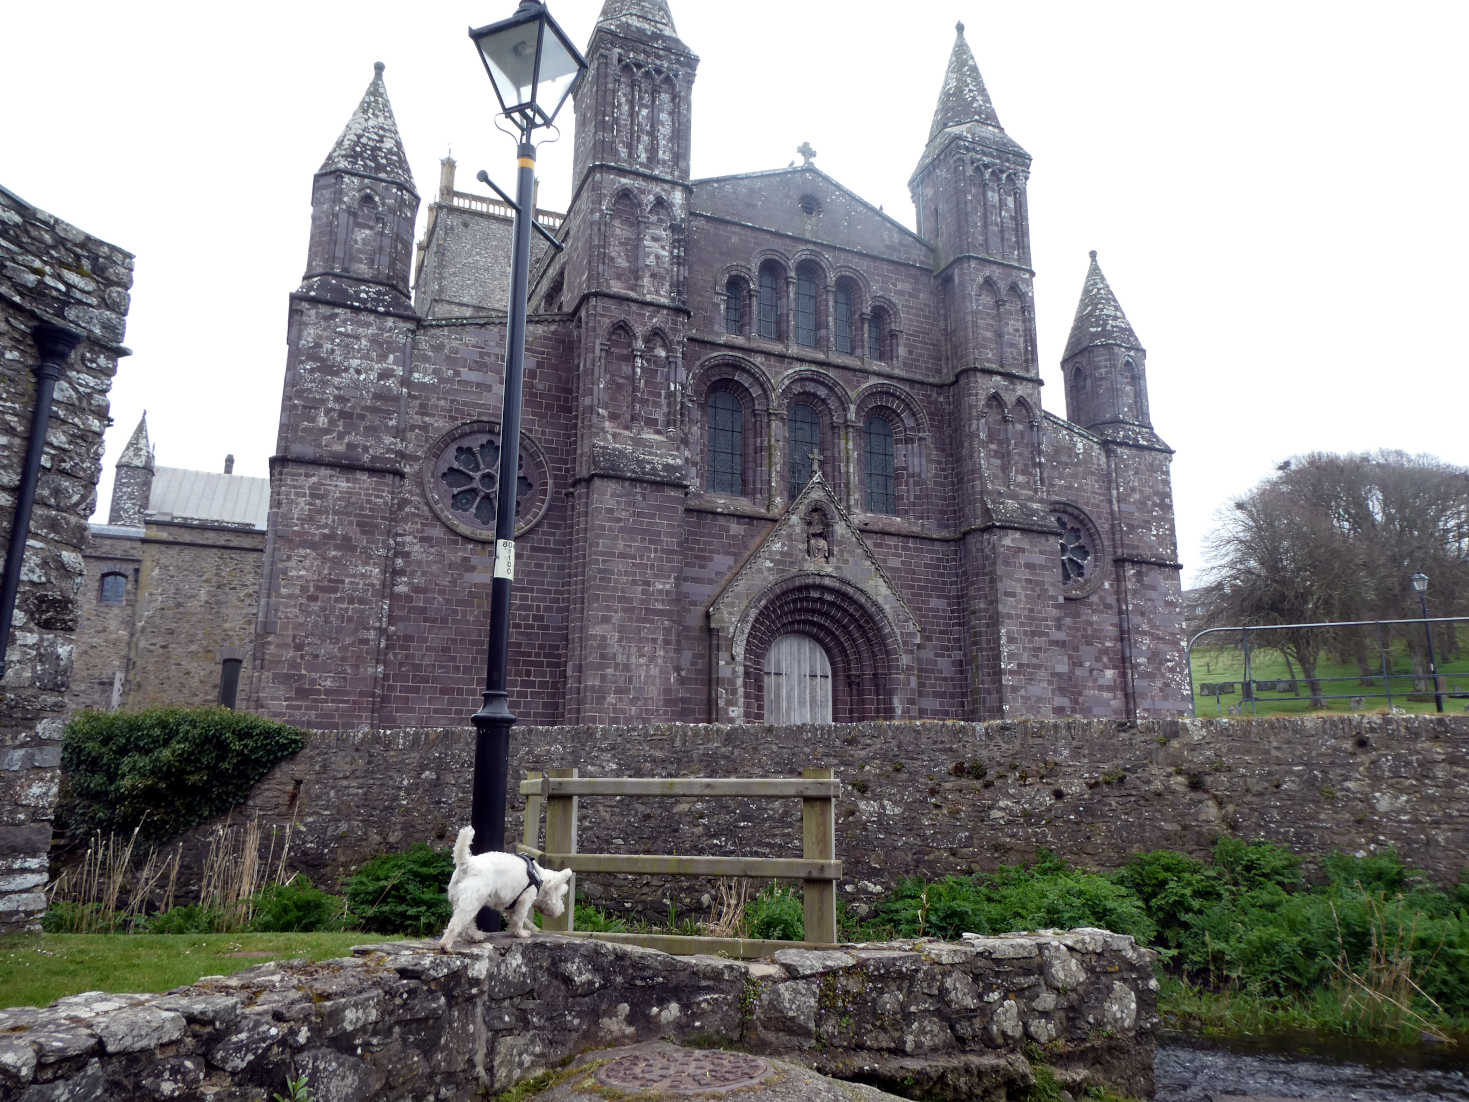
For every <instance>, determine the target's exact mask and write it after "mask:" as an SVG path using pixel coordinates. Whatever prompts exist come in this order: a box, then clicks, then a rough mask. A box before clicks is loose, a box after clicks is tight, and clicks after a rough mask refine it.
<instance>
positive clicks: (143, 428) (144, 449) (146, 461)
mask: <svg viewBox="0 0 1469 1102" xmlns="http://www.w3.org/2000/svg"><path fill="white" fill-rule="evenodd" d="M117 465H118V466H119V467H142V468H143V469H144V470H150V471H151V470H152V469H153V445H152V444H150V443H149V442H148V411H147V410H146V409H145V410H144V411H143V416H142V417H140V418H138V427H137V428H135V429H133V435H132V436H131V437H129V438H128V446H127V447H125V448H123V449H122V455H121V456H119V457H118V460H117Z"/></svg>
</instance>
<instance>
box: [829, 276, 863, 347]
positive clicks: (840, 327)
mask: <svg viewBox="0 0 1469 1102" xmlns="http://www.w3.org/2000/svg"><path fill="white" fill-rule="evenodd" d="M855 300H856V296H855V295H854V294H853V293H852V281H851V280H849V279H839V280H837V285H836V289H835V292H834V293H833V295H832V300H831V341H832V346H833V347H834V348H835V349H836V350H837V351H838V352H842V353H845V354H846V355H848V356H850V355H852V354H853V353H854V352H856V351H857V348H856V341H855V340H854V339H853V335H852V329H853V326H852V317H853V309H852V304H853V302H854V301H855Z"/></svg>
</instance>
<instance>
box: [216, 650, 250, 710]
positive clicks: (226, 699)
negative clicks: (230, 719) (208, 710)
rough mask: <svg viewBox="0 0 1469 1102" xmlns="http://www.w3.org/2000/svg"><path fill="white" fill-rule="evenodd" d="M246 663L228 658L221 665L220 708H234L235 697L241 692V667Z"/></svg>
mask: <svg viewBox="0 0 1469 1102" xmlns="http://www.w3.org/2000/svg"><path fill="white" fill-rule="evenodd" d="M243 664H244V663H243V662H242V661H241V660H240V659H238V658H226V659H225V660H224V661H223V662H221V663H220V665H219V706H220V707H221V708H233V707H234V706H235V697H236V696H238V695H239V692H240V667H241V666H242V665H243Z"/></svg>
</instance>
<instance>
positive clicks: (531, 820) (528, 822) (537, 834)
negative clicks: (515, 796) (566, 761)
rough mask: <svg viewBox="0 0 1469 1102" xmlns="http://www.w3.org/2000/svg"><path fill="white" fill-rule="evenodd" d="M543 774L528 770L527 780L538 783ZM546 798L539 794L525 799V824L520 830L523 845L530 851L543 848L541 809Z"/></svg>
mask: <svg viewBox="0 0 1469 1102" xmlns="http://www.w3.org/2000/svg"><path fill="white" fill-rule="evenodd" d="M541 776H542V774H540V773H537V772H534V771H532V770H529V769H528V770H526V773H525V779H526V780H528V781H538V780H540V779H541ZM545 802H546V798H545V797H544V796H542V795H541V794H540V793H539V792H537V793H535V794H534V795H531V796H527V797H526V798H525V824H524V825H523V826H522V827H521V828H520V842H521V845H523V846H525V847H526V848H528V849H540V848H541V808H542V806H543V805H544V804H545Z"/></svg>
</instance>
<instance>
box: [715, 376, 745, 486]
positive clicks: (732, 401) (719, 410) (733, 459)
mask: <svg viewBox="0 0 1469 1102" xmlns="http://www.w3.org/2000/svg"><path fill="white" fill-rule="evenodd" d="M744 456H745V424H744V410H743V409H742V408H741V406H740V400H739V398H738V397H737V396H736V395H734V394H732V393H731V392H730V391H728V390H716V391H715V392H714V393H713V394H712V395H710V397H709V489H710V490H712V491H713V492H714V493H716V494H742V493H744V477H743V476H744V471H743V466H744Z"/></svg>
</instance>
